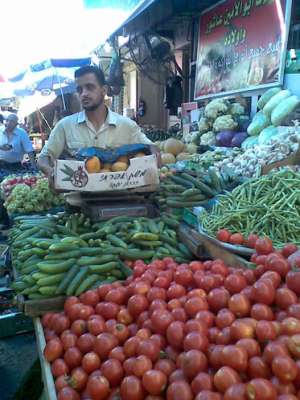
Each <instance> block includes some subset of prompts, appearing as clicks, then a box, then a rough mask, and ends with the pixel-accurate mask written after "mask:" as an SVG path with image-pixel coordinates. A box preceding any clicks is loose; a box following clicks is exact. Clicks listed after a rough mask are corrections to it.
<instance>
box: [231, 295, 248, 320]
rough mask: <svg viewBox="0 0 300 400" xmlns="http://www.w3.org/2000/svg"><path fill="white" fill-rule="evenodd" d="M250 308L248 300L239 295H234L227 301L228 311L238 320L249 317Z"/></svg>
mask: <svg viewBox="0 0 300 400" xmlns="http://www.w3.org/2000/svg"><path fill="white" fill-rule="evenodd" d="M250 307H251V304H250V301H249V299H248V298H247V297H246V296H245V295H244V294H241V293H236V294H234V295H233V296H231V297H230V299H229V301H228V308H229V310H230V311H231V312H233V314H234V315H235V316H236V317H238V318H240V317H246V316H247V315H249V313H250Z"/></svg>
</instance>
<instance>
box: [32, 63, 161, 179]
mask: <svg viewBox="0 0 300 400" xmlns="http://www.w3.org/2000/svg"><path fill="white" fill-rule="evenodd" d="M75 81H76V87H77V93H78V96H79V99H80V102H81V105H82V108H83V111H81V112H79V113H76V114H73V115H70V116H68V117H65V118H63V119H62V120H60V121H59V122H58V123H57V125H56V126H55V128H54V129H53V130H52V132H51V134H50V137H49V140H48V143H47V144H46V145H45V146H44V148H43V150H42V152H41V155H40V157H39V159H38V167H39V169H40V170H41V171H42V172H44V174H45V175H46V176H48V178H49V182H50V184H51V182H53V166H54V162H55V160H57V159H59V157H60V156H61V155H62V154H67V155H68V156H72V155H74V154H75V153H76V151H77V150H78V149H80V148H84V147H92V146H93V147H101V148H116V147H120V146H122V145H125V144H136V143H143V144H149V145H151V151H152V153H154V154H156V155H157V156H158V157H159V151H158V149H157V148H156V147H155V146H154V145H153V144H152V142H151V141H150V140H149V139H148V138H147V137H146V136H145V135H144V134H143V133H142V131H141V129H140V127H139V126H138V125H137V124H136V123H135V122H134V121H132V120H130V119H129V118H126V117H123V116H122V115H119V114H117V113H115V112H113V111H111V110H110V109H109V108H108V107H107V106H106V105H105V103H104V99H105V96H106V93H107V86H106V84H105V78H104V74H103V72H102V70H101V69H99V68H98V67H94V66H86V67H82V68H80V69H78V70H76V72H75Z"/></svg>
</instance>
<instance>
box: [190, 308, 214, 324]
mask: <svg viewBox="0 0 300 400" xmlns="http://www.w3.org/2000/svg"><path fill="white" fill-rule="evenodd" d="M195 319H196V320H197V321H200V322H203V323H204V324H205V325H206V326H207V327H208V328H210V327H211V326H213V324H214V320H215V315H214V314H213V313H212V312H211V311H205V310H204V311H199V312H198V313H197V314H196V316H195Z"/></svg>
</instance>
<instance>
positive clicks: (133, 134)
mask: <svg viewBox="0 0 300 400" xmlns="http://www.w3.org/2000/svg"><path fill="white" fill-rule="evenodd" d="M135 143H143V144H151V143H152V142H151V141H150V140H149V139H148V138H147V137H146V136H145V135H144V134H143V132H142V131H141V129H140V127H139V126H138V125H137V124H136V123H135V122H134V121H132V120H131V119H129V118H126V117H123V116H122V115H120V114H117V113H115V112H113V111H111V110H110V109H108V114H107V118H106V120H105V122H104V124H103V125H102V126H101V128H100V129H99V130H98V131H96V129H95V127H94V126H93V124H92V123H91V122H90V121H89V120H88V118H87V117H86V114H85V112H84V111H81V112H79V113H77V114H73V115H70V116H68V117H65V118H63V119H62V120H60V121H59V122H58V123H57V125H56V126H55V128H54V129H53V130H52V132H51V134H50V137H49V140H48V143H47V144H46V145H45V146H44V148H43V150H42V152H41V155H42V156H50V157H51V158H54V159H58V158H59V157H60V156H61V155H62V154H63V153H67V154H68V155H74V153H75V152H76V151H77V150H78V149H81V148H84V147H101V148H116V147H119V146H123V145H124V144H135Z"/></svg>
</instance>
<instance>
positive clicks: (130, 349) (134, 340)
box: [123, 336, 141, 357]
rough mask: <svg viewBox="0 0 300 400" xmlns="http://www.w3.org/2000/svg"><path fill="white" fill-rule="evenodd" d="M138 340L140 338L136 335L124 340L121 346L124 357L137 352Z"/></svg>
mask: <svg viewBox="0 0 300 400" xmlns="http://www.w3.org/2000/svg"><path fill="white" fill-rule="evenodd" d="M140 341H141V339H140V338H138V337H136V336H133V337H131V338H129V339H128V340H126V342H125V343H124V346H123V351H124V354H125V356H126V357H132V356H135V355H136V354H137V347H138V344H139V343H140Z"/></svg>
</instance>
